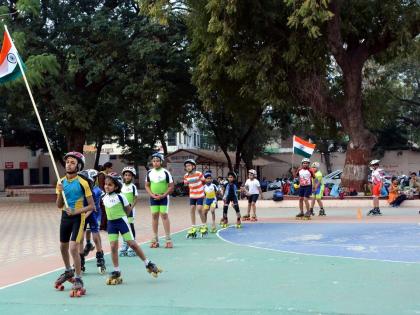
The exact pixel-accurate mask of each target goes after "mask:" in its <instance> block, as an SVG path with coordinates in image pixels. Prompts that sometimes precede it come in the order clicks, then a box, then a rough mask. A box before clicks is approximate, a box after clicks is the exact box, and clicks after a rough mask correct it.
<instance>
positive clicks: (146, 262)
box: [144, 258, 150, 267]
mask: <svg viewBox="0 0 420 315" xmlns="http://www.w3.org/2000/svg"><path fill="white" fill-rule="evenodd" d="M149 262H150V260H149V259H147V258H146V259H145V260H144V265H145V266H146V267H147V265H148V264H149Z"/></svg>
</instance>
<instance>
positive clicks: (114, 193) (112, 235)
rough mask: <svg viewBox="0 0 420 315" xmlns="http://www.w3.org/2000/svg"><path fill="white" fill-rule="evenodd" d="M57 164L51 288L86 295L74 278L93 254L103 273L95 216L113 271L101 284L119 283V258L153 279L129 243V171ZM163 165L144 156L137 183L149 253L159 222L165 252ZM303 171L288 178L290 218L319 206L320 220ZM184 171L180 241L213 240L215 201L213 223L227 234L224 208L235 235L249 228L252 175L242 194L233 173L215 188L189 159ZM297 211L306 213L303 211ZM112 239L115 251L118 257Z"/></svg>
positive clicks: (166, 182)
mask: <svg viewBox="0 0 420 315" xmlns="http://www.w3.org/2000/svg"><path fill="white" fill-rule="evenodd" d="M64 160H65V169H66V176H65V177H63V178H62V179H61V183H58V184H57V206H58V207H59V208H62V209H63V211H62V218H61V223H60V248H61V253H62V257H63V261H64V265H65V268H66V269H65V272H64V273H63V274H62V275H60V277H59V278H58V279H57V281H56V283H55V287H56V288H57V289H60V290H62V289H63V288H64V287H63V283H64V282H66V281H70V282H72V283H73V287H72V290H71V296H81V295H83V294H84V293H85V292H86V291H85V289H84V286H83V281H82V279H81V272H82V271H84V270H85V267H84V260H85V257H86V256H87V255H88V254H89V252H90V251H92V250H94V249H95V248H96V259H97V267H98V271H99V272H100V273H105V271H106V267H105V259H104V253H103V250H102V243H101V238H100V234H99V227H100V225H101V224H102V225H103V222H104V218H101V215H105V216H106V220H105V222H106V224H105V225H106V230H107V232H108V240H109V242H110V248H111V259H112V264H113V270H112V272H111V274H110V276H109V278H108V279H107V281H106V283H107V284H119V283H121V282H122V277H121V270H120V268H119V256H137V257H139V258H140V259H141V260H142V261H143V263H144V265H145V267H146V270H147V271H148V272H149V273H151V274H152V275H153V276H155V277H157V276H158V274H159V273H160V272H161V269H160V268H159V267H157V266H156V264H154V263H153V262H151V261H150V260H149V259H148V258H147V257H146V256H145V255H144V253H143V251H142V249H141V248H140V246H139V245H138V244H137V243H136V241H135V227H134V217H135V205H136V203H137V200H138V191H137V188H136V186H135V184H134V178H135V177H136V175H137V174H136V170H135V168H133V167H130V166H128V167H125V168H124V169H123V171H122V172H121V174H117V173H115V172H112V167H111V168H110V167H107V168H106V171H102V172H98V171H96V170H93V169H90V170H83V167H84V164H85V158H84V156H83V155H82V154H81V153H79V152H70V153H68V154H66V156H65V157H64ZM163 162H164V157H163V155H162V154H160V153H155V154H153V155H152V159H151V166H152V167H151V168H150V169H149V170H148V172H147V175H146V178H145V189H146V192H147V194H148V195H149V202H150V210H151V213H152V230H153V238H152V240H151V242H150V247H151V248H158V247H159V246H160V244H159V238H158V226H159V219H161V220H162V223H163V228H164V231H165V245H164V247H165V248H168V249H170V248H173V242H172V239H171V231H170V220H169V216H168V212H169V195H170V194H171V193H172V192H173V189H174V182H173V178H172V176H171V174H170V172H169V171H168V170H166V169H165V168H164V167H163ZM309 164H310V161H309V159H303V160H302V166H301V167H300V168H299V169H298V170H297V172H296V176H297V177H298V178H299V182H300V191H299V195H300V200H299V207H300V213H299V214H298V215H297V216H296V217H297V218H302V217H310V216H311V215H313V214H314V213H313V207H314V204H315V200H316V201H318V204H319V206H320V212H319V215H325V210H324V208H323V204H322V201H321V198H322V195H323V188H324V187H323V183H322V174H321V173H320V171H319V163H316V162H314V163H313V164H312V165H311V167H309ZM111 166H112V165H111ZM184 167H185V170H186V174H185V175H184V178H183V179H184V184H185V185H186V186H188V188H189V205H190V217H191V228H190V229H188V231H187V235H186V237H187V238H197V237H198V236H201V237H205V236H206V235H208V233H209V232H210V233H216V232H217V225H216V214H215V209H216V208H217V207H218V199H222V203H223V215H222V218H221V221H220V226H221V227H222V228H226V227H228V208H229V206H232V207H233V209H234V210H235V213H236V224H235V226H236V227H237V228H240V227H241V220H244V221H247V220H249V221H252V222H255V221H257V215H256V202H257V200H258V199H259V198H263V194H262V190H261V186H260V183H259V181H258V179H257V178H256V177H257V173H256V171H255V170H252V169H251V170H249V172H248V179H247V181H246V182H245V185H244V187H242V188H240V187H239V186H238V184H237V181H236V180H237V178H236V174H235V173H234V172H229V173H228V176H227V182H226V183H220V182H217V181H214V180H213V176H212V172H211V171H210V170H209V171H206V172H204V174H203V173H202V172H200V171H198V170H197V164H196V162H195V161H194V160H193V159H188V160H186V161H185V162H184ZM240 192H242V193H245V195H246V196H247V198H248V209H247V214H245V215H244V216H242V217H241V213H240V209H239V203H238V194H239V193H240ZM311 195H312V196H313V200H312V204H311V206H309V200H308V198H309V197H310V196H311ZM63 196H65V199H64V197H63ZM304 204H305V206H306V209H307V211H306V213H304V211H303V205H304ZM209 212H210V214H211V223H210V227H209V226H208V214H209ZM196 213H198V214H199V217H200V221H201V223H200V224H198V223H197V221H196ZM87 228H88V230H87V231H86V229H87ZM84 231H86V240H87V242H86V246H85V247H84V248H83V242H84V241H83V240H84V238H85V232H84ZM120 235H121V237H122V239H123V243H122V245H121V248H120V249H119V247H118V246H119V244H118V240H119V237H120ZM92 240H93V243H94V245H93V244H92ZM70 255H71V256H72V258H73V262H74V264H73V266H71V265H70Z"/></svg>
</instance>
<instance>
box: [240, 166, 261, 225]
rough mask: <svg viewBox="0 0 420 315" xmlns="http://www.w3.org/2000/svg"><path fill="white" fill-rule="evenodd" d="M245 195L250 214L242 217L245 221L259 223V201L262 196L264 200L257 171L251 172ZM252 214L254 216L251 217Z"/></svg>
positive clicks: (249, 172)
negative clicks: (257, 204)
mask: <svg viewBox="0 0 420 315" xmlns="http://www.w3.org/2000/svg"><path fill="white" fill-rule="evenodd" d="M245 193H246V196H247V198H248V212H247V214H246V215H244V216H243V217H242V219H243V220H244V221H248V220H250V221H252V222H255V221H257V206H256V203H257V200H258V197H260V196H261V199H264V196H263V193H262V190H261V185H260V181H259V180H258V179H257V171H256V170H253V169H251V170H249V171H248V179H247V180H246V182H245ZM251 212H252V215H251Z"/></svg>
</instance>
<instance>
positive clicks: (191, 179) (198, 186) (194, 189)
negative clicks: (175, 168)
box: [184, 159, 205, 238]
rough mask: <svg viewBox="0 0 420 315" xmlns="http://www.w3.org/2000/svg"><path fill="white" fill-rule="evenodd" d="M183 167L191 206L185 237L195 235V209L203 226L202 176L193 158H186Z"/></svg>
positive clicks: (194, 236)
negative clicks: (189, 227) (189, 226)
mask: <svg viewBox="0 0 420 315" xmlns="http://www.w3.org/2000/svg"><path fill="white" fill-rule="evenodd" d="M184 167H185V170H186V171H187V173H186V174H185V175H184V185H186V186H188V188H189V191H190V208H191V224H192V226H191V229H189V230H188V232H187V238H190V237H191V238H196V237H197V225H196V221H195V210H196V209H197V212H198V213H199V214H200V218H201V222H202V224H203V226H202V227H203V228H204V226H205V219H204V215H203V213H202V209H203V201H204V182H205V179H204V176H203V174H202V173H201V172H199V171H197V170H196V168H197V163H196V162H195V161H194V160H193V159H188V160H186V161H185V162H184Z"/></svg>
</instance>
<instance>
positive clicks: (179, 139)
mask: <svg viewBox="0 0 420 315" xmlns="http://www.w3.org/2000/svg"><path fill="white" fill-rule="evenodd" d="M178 143H179V144H182V134H181V133H178Z"/></svg>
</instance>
